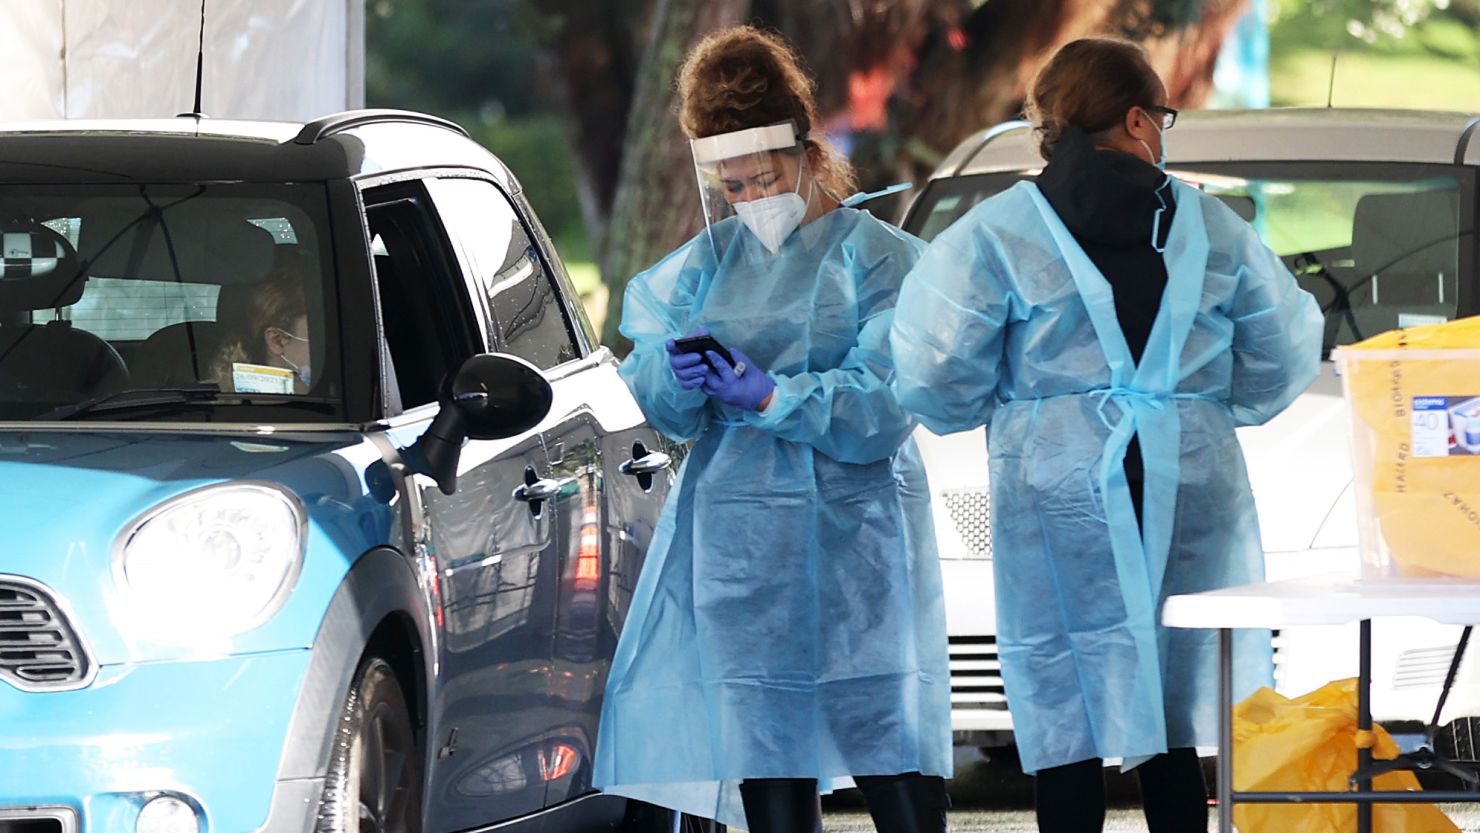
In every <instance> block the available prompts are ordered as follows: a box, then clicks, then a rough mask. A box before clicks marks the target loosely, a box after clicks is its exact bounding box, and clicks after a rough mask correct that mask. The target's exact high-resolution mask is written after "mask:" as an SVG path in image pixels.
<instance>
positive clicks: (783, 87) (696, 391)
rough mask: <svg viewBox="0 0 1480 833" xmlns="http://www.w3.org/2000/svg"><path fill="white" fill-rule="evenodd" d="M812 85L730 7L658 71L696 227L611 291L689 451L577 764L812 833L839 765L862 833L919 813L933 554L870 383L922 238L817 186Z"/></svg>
mask: <svg viewBox="0 0 1480 833" xmlns="http://www.w3.org/2000/svg"><path fill="white" fill-rule="evenodd" d="M811 90H812V82H811V81H810V80H809V79H808V78H807V77H806V76H805V75H804V74H803V73H802V71H801V69H800V68H799V66H798V62H797V59H796V57H795V56H794V55H793V54H792V52H791V50H790V48H789V47H788V46H787V45H786V44H785V43H783V42H782V41H781V40H780V39H779V38H777V37H774V36H772V35H770V34H767V33H763V32H761V31H759V30H756V29H753V28H749V27H741V28H735V29H730V30H726V31H723V32H720V33H717V34H715V35H712V36H710V37H709V38H707V39H705V40H704V41H703V42H702V43H700V44H699V45H698V46H697V47H696V48H695V49H694V51H693V52H692V53H691V54H690V55H689V56H688V58H687V60H686V61H685V63H684V65H683V68H682V70H681V72H680V75H679V95H680V99H681V104H680V114H681V120H682V126H683V129H684V132H685V133H686V134H687V135H688V136H689V137H690V139H691V145H692V152H693V158H694V164H695V166H696V168H697V171H696V173H697V179H698V182H699V184H700V187H701V197H702V205H703V208H704V211H705V220H706V223H705V226H704V228H703V229H702V230H701V231H700V232H699V233H698V235H697V236H696V237H694V238H693V239H692V240H690V241H689V242H688V243H685V244H684V245H683V246H681V247H680V248H679V249H677V250H676V251H674V252H673V253H671V254H669V255H668V256H667V257H665V258H664V259H663V260H662V261H660V262H659V263H658V264H657V265H656V266H653V267H652V268H651V269H649V270H648V271H646V272H643V273H642V274H640V275H638V276H636V277H635V278H633V279H632V281H631V283H630V284H629V285H628V288H627V292H626V296H625V302H624V305H623V317H622V325H621V332H622V333H623V335H625V336H627V337H628V338H630V339H631V340H632V342H633V344H634V347H633V350H632V353H631V355H630V356H628V357H627V359H626V360H625V361H624V362H623V364H622V367H621V375H622V377H623V378H624V379H625V380H626V382H627V384H628V386H629V387H630V388H631V389H632V392H633V394H634V395H635V396H636V398H637V400H638V402H639V403H640V404H641V406H642V408H643V411H644V412H645V413H646V415H647V417H648V420H649V421H650V422H651V423H652V424H653V425H654V426H656V427H658V428H659V429H660V430H662V431H664V432H665V433H666V434H668V435H669V436H671V437H674V438H676V439H681V440H693V441H694V445H693V448H692V450H691V451H690V452H689V455H688V457H687V459H686V461H685V463H684V467H683V469H682V471H681V472H680V474H679V476H678V481H677V483H676V484H675V486H674V487H673V490H672V491H671V492H670V494H669V497H668V501H667V504H666V505H665V507H664V510H663V515H662V519H661V521H660V523H659V525H658V528H657V531H656V533H655V535H654V539H653V542H652V544H651V547H650V548H649V551H648V555H647V561H646V563H645V565H644V567H643V570H642V576H641V579H640V581H639V584H638V586H637V589H636V591H635V597H634V600H633V612H632V615H631V617H630V618H629V619H628V620H627V623H626V625H625V627H624V629H623V631H622V636H621V642H620V645H619V646H618V648H617V652H616V656H615V659H614V660H613V667H612V671H611V677H610V681H609V683H608V685H607V691H606V700H605V704H604V708H603V712H602V717H601V733H600V740H599V743H598V745H597V753H596V773H595V782H596V784H597V785H598V786H599V787H602V788H604V789H605V790H607V791H608V792H612V793H617V794H621V795H626V796H630V797H633V798H637V799H642V800H646V801H649V802H652V803H654V804H658V805H661V806H665V807H669V808H673V809H676V810H681V811H683V812H685V813H689V814H691V815H696V816H704V817H709V818H717V819H719V820H720V821H722V822H725V823H727V824H732V825H738V826H742V827H745V828H746V829H748V830H751V831H754V832H755V833H766V831H799V832H801V833H812V831H814V830H820V829H821V827H820V824H821V822H820V818H819V805H818V794H819V791H830V790H832V789H834V788H835V787H837V786H841V785H846V781H845V780H844V779H847V778H850V777H851V778H853V779H855V780H856V782H857V783H858V785H859V786H860V787H861V788H862V790H863V793H864V796H865V798H866V800H867V802H868V806H869V809H870V812H871V813H872V814H873V816H874V819H875V823H876V824H877V826H878V827H879V829H880V830H889V831H895V832H896V833H897V832H898V831H943V830H944V829H945V806H946V798H945V791H944V782H943V780H942V776H947V775H949V773H950V767H951V738H950V705H949V697H950V692H949V679H948V674H947V653H946V635H945V621H944V606H943V602H942V596H941V586H940V571H939V564H938V562H937V559H936V550H935V541H934V532H933V527H932V525H931V515H930V505H929V493H928V491H927V486H926V481H925V473H924V468H923V466H922V464H921V461H920V457H919V454H918V452H917V451H916V449H915V447H914V444H913V442H912V441H911V440H910V439H909V434H910V431H911V429H912V427H913V422H912V420H911V419H910V418H909V417H908V416H907V415H906V414H905V413H904V411H902V410H901V409H900V407H899V405H898V403H897V402H896V400H895V398H894V395H893V393H892V392H891V391H890V390H889V386H888V378H889V376H890V374H891V372H892V369H891V361H890V356H889V347H888V326H889V313H890V311H891V309H892V307H893V306H894V303H895V299H896V296H897V293H898V289H899V285H900V281H901V280H902V279H903V277H904V275H905V273H906V272H908V270H909V268H910V266H911V265H912V264H913V263H914V262H915V259H916V257H917V256H918V254H919V252H920V250H921V244H920V242H919V241H918V240H916V239H915V238H913V237H911V236H909V235H907V234H905V233H903V232H901V231H899V230H898V229H895V228H893V227H891V226H888V225H886V224H884V223H882V222H880V221H878V220H876V219H875V218H874V217H873V216H872V215H870V214H868V213H866V212H863V211H858V210H854V209H852V208H847V207H842V206H840V203H839V195H841V194H847V193H849V192H850V191H851V189H852V186H853V177H852V172H851V170H850V169H849V167H848V165H847V164H846V163H845V162H844V161H842V160H840V159H839V158H838V157H837V156H836V155H835V154H834V152H833V151H832V150H831V149H830V148H829V147H828V145H827V144H826V143H825V141H824V140H823V139H821V138H820V136H819V135H818V133H817V132H816V131H817V128H818V122H817V115H816V109H815V104H814V101H813V97H812V91H811ZM685 336H688V337H690V338H683V337H685ZM706 336H707V337H708V340H705V338H704V337H706ZM696 341H697V342H698V343H695V344H694V346H693V347H692V348H691V347H690V346H689V345H690V344H691V343H694V342H696ZM690 349H693V350H695V351H696V352H688V350H690ZM726 353H727V354H728V359H729V360H727V357H726V355H725V354H726Z"/></svg>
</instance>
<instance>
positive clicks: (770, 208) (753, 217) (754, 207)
mask: <svg viewBox="0 0 1480 833" xmlns="http://www.w3.org/2000/svg"><path fill="white" fill-rule="evenodd" d="M734 208H735V213H736V214H737V215H739V216H740V222H742V223H744V224H745V227H746V228H748V229H750V232H751V234H754V235H755V236H756V238H757V239H759V240H760V241H761V245H763V246H765V247H766V248H767V249H768V250H770V252H771V253H772V254H775V253H776V252H778V251H780V249H781V244H782V243H784V242H786V238H788V237H790V236H791V233H792V232H794V231H796V230H797V226H800V225H801V224H802V218H803V217H805V216H807V201H806V200H804V199H802V195H801V194H797V193H786V194H777V195H775V196H772V197H762V198H760V199H758V200H751V201H750V202H737V203H735V204H734Z"/></svg>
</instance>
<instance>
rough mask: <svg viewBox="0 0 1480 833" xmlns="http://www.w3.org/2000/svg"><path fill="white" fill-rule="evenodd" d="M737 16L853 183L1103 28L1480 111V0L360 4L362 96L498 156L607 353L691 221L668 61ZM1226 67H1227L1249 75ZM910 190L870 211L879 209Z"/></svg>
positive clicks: (1310, 92)
mask: <svg viewBox="0 0 1480 833" xmlns="http://www.w3.org/2000/svg"><path fill="white" fill-rule="evenodd" d="M1246 14H1254V15H1257V18H1254V20H1256V22H1258V23H1259V25H1256V27H1255V30H1256V31H1257V32H1259V37H1260V38H1261V40H1262V39H1263V38H1265V37H1267V44H1268V51H1267V54H1268V61H1267V63H1268V65H1267V67H1263V66H1261V67H1259V70H1260V72H1257V73H1255V74H1254V76H1253V77H1254V79H1255V82H1254V83H1259V84H1267V90H1260V91H1257V94H1256V92H1255V91H1249V90H1222V89H1214V84H1215V82H1214V73H1213V61H1214V60H1215V59H1216V57H1217V53H1218V49H1219V46H1220V45H1221V43H1222V42H1223V39H1224V38H1226V37H1227V35H1228V34H1229V33H1230V32H1232V31H1233V30H1234V26H1235V24H1239V25H1240V26H1242V27H1244V30H1245V31H1247V26H1248V21H1247V20H1245V21H1244V22H1243V23H1241V24H1240V23H1239V19H1240V18H1241V17H1243V16H1244V15H1246ZM739 21H749V22H754V23H757V24H760V25H766V26H771V27H774V28H777V29H779V30H780V31H781V32H782V33H783V34H785V35H787V36H788V37H789V38H790V39H792V40H793V41H794V42H795V43H796V44H797V46H798V50H799V51H800V52H801V54H802V55H803V56H804V58H805V57H811V58H812V70H813V71H814V73H815V74H816V75H817V77H818V81H819V96H820V104H821V106H822V109H823V110H824V112H825V113H826V114H827V118H828V124H827V125H826V129H827V130H828V132H829V135H831V136H832V137H833V138H834V139H835V140H837V141H839V143H840V144H841V145H842V146H843V147H845V148H846V149H847V150H848V151H849V152H850V154H851V157H852V159H853V161H854V162H855V164H856V165H857V166H858V167H859V169H860V175H861V179H862V180H863V185H864V186H865V188H871V187H879V186H882V185H884V184H889V183H892V182H895V181H899V180H900V179H913V180H916V181H919V180H920V179H922V178H923V177H924V176H926V175H928V172H929V170H930V168H931V167H933V165H934V164H935V162H936V161H938V159H939V158H940V156H941V155H942V154H944V153H945V152H947V151H948V150H949V149H950V148H951V147H952V146H954V145H955V144H956V143H957V142H958V141H960V140H961V139H962V138H964V137H965V136H966V135H969V133H970V132H971V131H972V130H974V129H978V128H980V127H984V126H986V125H988V124H991V123H993V122H995V121H998V120H1001V119H1004V118H1011V117H1013V116H1014V115H1016V113H1017V112H1018V108H1019V107H1020V106H1021V100H1022V95H1023V90H1024V89H1025V85H1026V83H1027V80H1028V79H1030V78H1031V75H1032V73H1033V71H1035V70H1036V68H1037V65H1038V63H1039V62H1040V61H1041V60H1042V59H1043V57H1045V56H1046V54H1047V53H1048V52H1051V50H1052V48H1053V47H1054V46H1056V45H1057V44H1059V43H1063V42H1065V41H1067V40H1070V39H1072V38H1074V37H1080V36H1083V35H1088V34H1095V33H1098V32H1109V33H1115V34H1121V35H1124V36H1128V37H1131V38H1133V39H1137V40H1140V41H1142V42H1143V43H1145V44H1146V45H1147V48H1148V50H1149V51H1150V53H1151V54H1152V58H1153V62H1154V63H1155V64H1156V65H1157V68H1158V71H1160V72H1161V73H1162V76H1163V78H1165V79H1166V80H1167V82H1168V89H1169V91H1170V93H1171V95H1172V99H1173V102H1172V103H1173V104H1174V105H1176V106H1182V107H1196V106H1205V105H1207V104H1209V103H1211V102H1213V101H1234V102H1237V101H1239V100H1245V101H1247V100H1254V101H1263V100H1268V101H1269V102H1270V103H1271V104H1273V105H1276V106H1280V105H1304V106H1324V105H1325V104H1326V102H1327V98H1328V95H1329V96H1330V100H1331V103H1332V104H1334V105H1335V106H1339V107H1353V106H1361V107H1417V108H1426V109H1445V110H1464V111H1470V112H1480V0H894V2H882V0H771V1H770V2H768V0H368V3H367V14H366V53H367V54H366V86H367V89H366V99H367V103H368V104H369V106H374V107H403V108H408V109H416V110H423V111H427V112H432V113H437V114H439V115H443V116H446V117H449V118H452V119H454V120H456V121H458V122H459V123H461V124H463V125H464V126H466V127H467V128H468V129H469V131H470V132H471V133H472V134H473V136H474V138H476V139H477V140H478V141H480V142H482V143H483V144H485V145H486V146H488V147H489V148H491V149H493V150H494V151H495V152H496V153H497V154H498V155H499V156H500V157H501V158H502V159H503V160H504V161H505V162H506V163H507V164H508V165H509V167H510V168H511V169H512V170H513V171H514V172H515V173H516V174H517V175H518V177H519V179H520V181H521V183H522V184H523V186H524V188H525V190H526V192H527V193H528V195H529V198H530V201H531V202H532V203H533V204H534V205H535V207H536V208H537V209H538V211H539V213H540V217H541V219H542V220H543V221H544V223H545V224H546V226H547V227H548V228H549V231H550V233H551V234H552V236H553V237H554V238H555V240H556V245H557V246H558V248H559V251H560V253H561V255H562V256H563V258H564V259H565V260H566V262H567V265H568V267H569V268H570V270H571V272H572V275H573V277H574V278H575V279H576V281H577V284H578V288H579V289H580V291H581V293H582V295H583V297H585V298H586V300H587V305H588V309H589V310H590V311H591V313H592V318H593V320H595V321H597V322H601V321H602V320H603V319H608V323H607V326H606V328H605V329H604V331H603V333H604V339H605V340H606V341H607V342H608V343H610V344H613V345H614V346H615V347H617V348H618V349H619V350H620V347H621V345H620V343H619V339H618V338H617V337H616V334H615V332H614V326H613V324H614V322H615V320H616V317H617V316H618V315H619V314H620V307H619V302H620V290H621V288H622V286H623V285H624V284H625V281H626V279H627V278H628V277H630V275H631V274H632V273H633V272H636V271H638V270H639V269H641V268H643V267H644V266H645V265H647V264H649V263H651V262H653V261H654V260H656V259H657V257H659V256H661V254H663V253H664V252H666V251H667V250H669V249H670V248H672V247H673V246H674V245H676V244H677V243H678V242H681V241H682V240H683V239H685V238H687V237H688V236H689V235H690V234H692V233H693V231H694V230H695V224H696V223H697V222H698V214H697V210H696V209H695V210H689V209H690V208H691V207H692V206H691V205H690V203H691V202H692V200H693V195H692V194H691V193H688V192H691V191H692V190H693V189H692V188H691V187H689V186H690V185H691V184H692V178H691V174H690V173H689V172H688V170H687V164H686V154H687V148H686V146H685V145H684V143H683V141H682V137H681V136H680V135H679V133H678V130H677V126H676V119H673V118H672V116H671V109H672V106H673V101H672V96H671V87H672V84H671V82H672V73H673V69H674V67H675V66H676V65H677V62H678V61H679V59H680V58H681V56H682V54H683V52H684V50H685V49H686V48H687V46H688V44H690V43H692V41H693V40H694V39H695V38H696V37H698V36H700V35H702V34H703V32H704V31H707V29H709V28H713V27H715V26H718V25H725V24H728V23H733V22H739ZM1260 46H1261V49H1259V50H1256V54H1259V55H1261V56H1262V55H1263V54H1264V53H1263V50H1262V43H1261V44H1260ZM819 56H826V59H823V58H821V57H819ZM1333 56H1335V58H1336V60H1335V71H1334V76H1333V70H1332V66H1333V61H1332V59H1333ZM1265 70H1267V80H1266V78H1265V77H1264V75H1263V73H1264V71H1265ZM1233 77H1234V78H1236V79H1239V80H1236V81H1233V82H1228V81H1226V80H1224V79H1223V76H1219V80H1220V81H1221V82H1222V83H1225V84H1227V83H1249V81H1248V79H1249V77H1250V76H1249V75H1248V74H1247V73H1245V74H1243V75H1236V76H1233ZM1333 81H1334V84H1333V83H1332V82H1333ZM1261 96H1263V97H1261ZM904 202H905V198H900V199H898V200H896V201H893V202H892V203H891V202H886V201H880V202H879V203H878V204H875V205H874V206H873V207H874V210H875V212H876V213H878V214H880V216H884V217H887V218H891V219H893V218H894V217H896V216H897V212H898V211H899V210H900V208H902V206H903V205H904ZM658 214H663V216H656V215H658ZM598 326H601V325H600V323H598Z"/></svg>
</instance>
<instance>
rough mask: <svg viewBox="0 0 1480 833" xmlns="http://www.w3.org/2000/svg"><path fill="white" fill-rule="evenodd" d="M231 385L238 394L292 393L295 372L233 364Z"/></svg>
mask: <svg viewBox="0 0 1480 833" xmlns="http://www.w3.org/2000/svg"><path fill="white" fill-rule="evenodd" d="M231 384H232V386H233V387H234V388H235V389H236V392H237V393H292V392H293V371H291V370H289V369H288V368H286V367H271V366H269V365H265V364H246V363H244V362H232V364H231Z"/></svg>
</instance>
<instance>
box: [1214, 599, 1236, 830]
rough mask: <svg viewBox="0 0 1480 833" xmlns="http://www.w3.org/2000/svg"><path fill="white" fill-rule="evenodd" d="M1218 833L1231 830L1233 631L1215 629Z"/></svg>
mask: <svg viewBox="0 0 1480 833" xmlns="http://www.w3.org/2000/svg"><path fill="white" fill-rule="evenodd" d="M1217 793H1218V795H1217V798H1218V833H1233V631H1232V630H1229V629H1228V628H1222V629H1220V630H1219V631H1218V788H1217Z"/></svg>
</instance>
